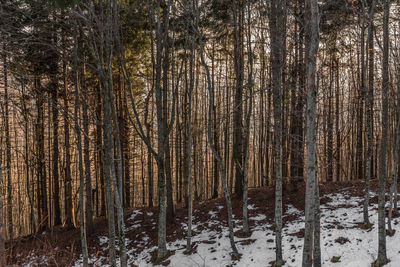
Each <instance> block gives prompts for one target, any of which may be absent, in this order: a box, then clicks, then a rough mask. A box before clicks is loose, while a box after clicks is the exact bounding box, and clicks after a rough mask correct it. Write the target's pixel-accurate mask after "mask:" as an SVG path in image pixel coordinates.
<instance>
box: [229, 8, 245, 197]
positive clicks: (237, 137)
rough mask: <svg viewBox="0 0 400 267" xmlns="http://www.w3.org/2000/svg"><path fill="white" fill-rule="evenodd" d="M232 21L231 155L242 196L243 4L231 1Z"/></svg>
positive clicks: (236, 185) (237, 191)
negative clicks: (232, 96)
mask: <svg viewBox="0 0 400 267" xmlns="http://www.w3.org/2000/svg"><path fill="white" fill-rule="evenodd" d="M233 5H234V6H233V17H234V19H233V21H234V65H235V77H236V85H235V86H236V88H235V96H234V107H233V154H232V161H233V164H234V166H235V176H234V177H235V194H236V195H237V196H242V195H243V163H244V154H243V142H244V138H243V80H244V77H243V76H244V49H243V32H244V30H243V24H244V22H243V20H244V2H242V1H237V0H234V1H233Z"/></svg>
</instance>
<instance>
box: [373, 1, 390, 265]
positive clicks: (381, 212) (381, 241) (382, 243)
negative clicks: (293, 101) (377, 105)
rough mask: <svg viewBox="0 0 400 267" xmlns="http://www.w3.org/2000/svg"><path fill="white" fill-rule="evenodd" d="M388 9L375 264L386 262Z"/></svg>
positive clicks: (386, 16) (386, 13) (387, 4)
mask: <svg viewBox="0 0 400 267" xmlns="http://www.w3.org/2000/svg"><path fill="white" fill-rule="evenodd" d="M389 8H390V1H389V0H385V2H384V8H383V9H384V14H383V59H382V137H381V147H380V153H379V174H378V175H379V194H378V258H377V260H376V264H377V265H378V266H383V265H384V264H386V263H387V262H388V259H387V256H386V229H385V189H386V164H387V142H388V92H389Z"/></svg>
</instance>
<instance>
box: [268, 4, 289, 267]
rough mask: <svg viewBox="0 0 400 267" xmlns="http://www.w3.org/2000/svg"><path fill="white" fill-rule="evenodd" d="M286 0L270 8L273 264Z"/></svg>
mask: <svg viewBox="0 0 400 267" xmlns="http://www.w3.org/2000/svg"><path fill="white" fill-rule="evenodd" d="M285 8H286V1H278V0H276V1H272V2H271V8H270V32H271V33H270V35H271V53H272V56H271V67H272V90H273V98H274V101H273V105H274V107H273V111H274V112H273V113H274V155H275V242H276V250H275V254H276V259H275V264H276V265H278V266H280V265H282V264H283V263H284V261H283V258H282V145H283V144H282V69H283V45H284V36H283V35H284V31H285V30H286V29H284V28H282V27H283V24H284V20H285V11H284V9H285Z"/></svg>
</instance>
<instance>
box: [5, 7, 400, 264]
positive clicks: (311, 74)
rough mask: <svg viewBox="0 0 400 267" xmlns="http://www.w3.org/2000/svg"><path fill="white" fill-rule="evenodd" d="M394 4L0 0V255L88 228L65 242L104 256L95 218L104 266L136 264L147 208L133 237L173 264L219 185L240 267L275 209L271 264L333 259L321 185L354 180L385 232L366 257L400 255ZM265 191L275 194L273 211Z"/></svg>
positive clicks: (193, 237) (399, 83)
mask: <svg viewBox="0 0 400 267" xmlns="http://www.w3.org/2000/svg"><path fill="white" fill-rule="evenodd" d="M399 14H400V6H399V2H398V1H390V0H384V1H375V0H356V1H347V0H346V1H341V0H332V1H328V0H324V1H316V0H285V1H279V0H271V1H250V0H220V1H201V0H185V1H173V0H127V1H120V0H99V1H91V0H87V1H83V0H82V1H80V0H51V1H50V0H49V1H44V0H16V1H15V0H13V1H10V0H4V1H2V2H1V3H0V36H1V43H2V44H1V46H0V50H1V57H0V61H1V64H0V69H1V71H0V96H1V97H0V109H1V116H0V125H1V128H0V184H1V186H2V190H1V193H2V194H1V197H0V256H1V257H0V266H6V263H7V264H11V265H12V264H14V263H16V262H17V257H19V256H18V255H19V254H21V253H19V252H17V251H19V249H20V248H21V247H22V245H21V243H23V241H22V240H25V239H28V240H35V239H36V240H38V239H40V238H49V240H53V239H57V237H56V236H57V235H56V234H54V232H56V233H67V232H68V233H75V232H76V233H78V231H79V242H80V243H79V245H75V246H72V247H73V248H71V249H70V251H72V252H68V253H72V255H73V256H71V257H72V258H73V259H74V260H76V263H75V265H77V266H80V265H82V266H89V265H95V266H97V265H96V264H95V263H94V259H93V251H92V250H93V246H96V244H97V243H96V244H95V242H98V240H97V239H98V237H99V231H100V230H99V229H100V227H98V226H99V225H102V223H103V222H104V224H105V225H107V226H106V228H104V229H105V230H106V231H107V244H108V249H107V250H106V251H107V252H106V254H107V256H104V257H105V258H104V260H105V262H103V263H101V264H109V266H131V265H132V264H134V260H136V259H132V258H134V257H133V256H132V255H133V254H132V253H133V252H132V251H133V250H132V246H133V245H132V244H133V243H135V242H136V241H135V242H133V241H132V240H133V239H132V231H134V229H136V228H135V226H134V224H132V221H134V220H138V221H140V223H145V219H144V218H145V216H150V215H145V214H150V213H151V214H153V212H154V213H156V214H155V215H154V216H155V218H154V220H155V221H154V223H153V224H154V226H152V227H154V228H152V229H151V231H152V232H154V233H155V234H156V236H152V237H148V239H149V240H150V241H149V242H148V243H146V245H143V244H141V245H135V246H138V247H141V249H149V248H151V247H154V249H153V250H151V251H149V254H150V253H153V254H154V255H152V254H151V258H152V263H154V264H158V263H163V262H165V261H168V260H171V257H174V256H177V254H176V251H175V250H173V249H171V247H172V244H173V241H176V239H178V237H176V236H174V237H172V236H173V235H178V234H177V233H181V232H180V231H183V232H184V234H182V235H183V236H180V238H181V239H184V243H185V245H184V255H186V256H187V257H189V256H190V255H192V256H193V255H196V254H197V253H200V252H199V251H200V249H199V247H200V245H199V244H200V243H202V242H203V241H204V240H203V241H199V239H198V238H199V236H202V234H204V233H205V230H204V229H205V228H201V227H200V229H199V225H201V223H199V222H200V221H201V220H202V219H204V220H206V221H208V222H210V221H211V219H210V218H208V217H206V216H211V217H213V216H214V215H213V214H214V213H213V211H211V210H210V211H209V213H207V214H208V215H206V216H203V217H201V216H200V215H199V212H201V210H202V208H201V207H202V206H201V205H212V203H214V204H215V203H219V201H220V199H223V206H221V209H219V212H218V213H217V215H218V216H217V215H216V216H217V217H218V219H219V220H220V223H218V227H222V228H221V229H220V232H219V233H220V234H221V236H222V235H223V236H225V237H226V238H227V240H229V241H227V242H228V243H229V255H228V258H229V259H231V260H232V262H236V263H239V265H240V264H242V265H241V266H246V265H248V264H245V263H244V262H243V259H244V254H245V252H244V251H245V250H244V249H243V246H244V245H243V244H242V242H244V241H243V240H245V241H248V242H256V241H249V240H257V238H254V233H255V232H256V231H258V230H259V229H258V228H257V226H260V225H255V223H256V222H257V220H259V221H263V220H264V219H265V220H271V221H269V222H268V226H266V227H265V230H266V231H267V229H270V230H271V231H272V232H273V239H269V238H268V241H267V242H269V243H270V242H271V241H273V250H272V252H273V254H274V255H273V257H274V260H273V261H272V262H267V263H266V264H269V265H268V266H270V265H271V266H300V265H301V266H303V267H308V266H324V265H326V264H327V260H326V257H327V256H326V255H327V252H326V251H329V247H326V246H327V245H326V242H324V240H326V238H327V237H326V236H325V233H326V230H327V228H326V226H325V224H326V211H327V210H329V209H330V207H327V205H328V204H327V203H328V201H327V200H326V199H327V198H329V199H333V195H332V194H333V192H331V191H330V190H329V188H339V187H340V186H342V185H343V186H344V185H347V184H351V185H352V186H356V187H357V190H354V191H356V193H354V192H352V193H354V194H357V197H358V198H359V199H358V200H357V201H358V204H359V205H360V209H359V210H358V212H357V215H358V214H359V215H360V217H357V219H355V220H357V221H355V222H354V224H357V225H358V226H357V227H358V228H360V229H362V230H366V231H368V230H372V229H376V230H377V231H378V232H377V233H376V234H375V232H374V236H376V238H377V242H376V244H374V248H375V250H374V251H373V252H371V251H370V250H369V253H371V255H372V254H373V258H374V259H373V260H372V259H369V261H370V263H371V264H374V265H373V266H383V265H385V264H388V263H389V264H396V261H395V259H394V258H393V257H392V256H390V255H391V254H390V253H391V252H390V249H391V248H390V247H388V246H387V242H388V241H387V240H388V238H392V237H394V238H396V236H395V234H396V229H397V228H396V227H397V217H398V215H399V211H398V175H399V172H400V170H399V166H398V164H399V147H400V106H399V105H400V98H399V97H400V66H399V62H400V46H399V43H398V42H399V41H398V40H399V34H400V23H399V21H398V19H397V17H398V15H399ZM346 189H348V188H347V187H346ZM260 190H261V191H260ZM343 190H344V189H343ZM258 192H264V193H263V194H264V195H263V197H265V198H266V199H269V198H270V199H271V201H273V204H268V205H269V206H268V205H267V204H265V206H266V207H267V206H268V208H271V209H272V211H273V212H272V211H271V213H270V212H268V214H262V215H263V216H264V217H265V218H263V219H257V218H260V217H259V216H254V209H255V208H254V207H255V206H254V205H255V204H254V202H253V201H257V199H254V198H253V195H257V194H258ZM267 192H268V193H267ZM326 192H329V194H330V195H329V194H328V193H326ZM341 192H342V191H340V192H337V193H338V194H339V193H341ZM376 196H377V198H376ZM348 197H349V198H350V197H355V195H352V196H348ZM291 198H293V199H291ZM263 199H264V198H263ZM299 199H301V205H302V207H301V208H299V207H297V206H296V205H294V204H293V203H292V202H290V201H294V203H295V202H296V201H297V202H299V203H300V201H299ZM337 202H338V203H339V202H340V201H339V200H337ZM268 203H269V202H268ZM332 203H333V202H332ZM258 204H259V203H258ZM375 204H377V206H376V207H375ZM332 205H333V204H332ZM338 205H339V204H338ZM261 206H262V205H261ZM292 207H295V208H296V209H298V210H299V214H301V215H296V216H300V217H299V218H300V219H299V221H301V223H304V225H300V226H298V228H299V229H298V230H299V232H300V231H301V234H300V236H301V243H302V247H301V248H299V250H300V251H301V252H298V254H299V255H301V260H300V261H301V263H299V260H298V261H297V262H296V263H292V264H294V265H290V264H291V263H290V262H289V260H288V259H289V256H288V253H289V252H288V250H287V246H288V244H289V246H290V242H292V241H288V239H287V238H288V237H289V236H290V234H288V228H287V227H288V225H290V223H292V221H290V216H292V215H293V214H291V213H290V212H292V211H293V209H292ZM331 208H332V209H333V208H337V209H339V208H341V207H339V206H337V207H331ZM259 209H261V207H259ZM291 209H292V210H291ZM182 210H184V214H185V215H184V219H183V221H182V219H181V216H183V215H182ZM376 210H377V213H376ZM139 211H140V212H141V213H140V214H142V217H141V218H142V219H138V218H137V217H136V219H132V221H131V219H130V218H133V217H132V215H131V216H130V214H136V213H137V214H139V213H138V212H139ZM222 211H223V212H222ZM135 212H136V213H135ZM210 213H211V214H210ZM376 214H377V218H378V219H377V220H375V217H374V216H375V215H376ZM203 215H204V214H203ZM151 216H152V215H151ZM293 216H294V215H293ZM346 216H347V215H346ZM207 218H208V219H207ZM255 218H256V219H255ZM199 220H200V221H199ZM343 220H345V219H343ZM374 222H375V224H374ZM204 227H205V226H204ZM209 227H210V225H209ZM102 229H103V228H102ZM104 229H103V230H104ZM173 229H175V230H174V231H173ZM177 229H179V230H177ZM257 229H258V230H257ZM263 229H264V228H263ZM212 230H214V229H212ZM339 230H340V229H339ZM143 231H144V230H143ZM210 231H211V230H210ZM324 231H325V233H324ZM143 233H144V232H143ZM139 234H141V233H139ZM139 234H138V235H137V236H135V237H134V239H135V240H142V241H143V240H145V239H143V237H139ZM41 235H43V237H40V236H41ZM173 238H175V239H173ZM263 238H265V236H264V237H263ZM348 238H350V237H348ZM93 240H96V241H93ZM270 240H271V241H270ZM371 240H372V239H371ZM32 242H34V241H32ZM35 242H36V241H35ZM221 242H222V241H221ZM293 242H294V241H293ZM371 242H372V241H371ZM43 243H44V244H46V241H43ZM47 243H48V244H50V243H51V242H50V241H48V242H47ZM204 243H207V242H204ZM74 244H75V243H74ZM210 244H212V243H210ZM388 244H391V243H390V242H389V243H388ZM354 245H355V243H354ZM292 247H293V246H292ZM135 248H136V247H135ZM136 249H137V248H136ZM33 250H34V249H33ZM78 250H79V251H78ZM211 250H212V251H213V250H215V251H217V252H220V251H222V249H220V250H219V249H214V248H213V249H211ZM285 250H286V251H285ZM296 250H297V248H296ZM66 251H68V250H67V249H66ZM98 251H99V250H98ZM146 251H147V250H146ZM226 251H228V249H227V248H226ZM388 251H389V256H388ZM272 252H271V253H272ZM135 253H136V252H135ZM335 253H336V252H335ZM94 254H95V255H96V257H95V258H98V254H96V253H94ZM21 255H22V254H21ZM135 255H136V256H135V257H136V258H139V256H138V255H139V254H135ZM179 255H180V254H179ZM149 257H150V256H149ZM224 257H225V256H224ZM334 257H336V256H335V255H334V256H332V255H330V254H329V259H328V261H330V262H331V263H333V262H334ZM391 257H392V258H391ZM56 258H57V257H56ZM214 258H217V257H214ZM339 258H340V256H339ZM172 261H173V260H172ZM232 262H229V264H231V263H232ZM206 263H207V260H206V259H204V265H205V264H206ZM101 264H100V265H101ZM135 264H138V263H137V262H135ZM148 264H150V263H148ZM171 264H172V263H171ZM254 264H255V265H254V266H259V265H257V264H256V263H254ZM397 264H398V263H397ZM50 265H51V264H50ZM56 265H58V264H56ZM71 265H72V263H71ZM250 265H251V264H250ZM140 266H142V265H140ZM143 266H145V265H143ZM149 266H151V265H149ZM171 266H173V265H171ZM193 266H195V265H193ZM202 266H203V265H202ZM343 266H345V265H343ZM354 266H355V265H354ZM393 266H396V265H393Z"/></svg>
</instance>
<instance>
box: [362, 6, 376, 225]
mask: <svg viewBox="0 0 400 267" xmlns="http://www.w3.org/2000/svg"><path fill="white" fill-rule="evenodd" d="M374 9H375V1H373V2H372V5H371V13H370V18H369V19H370V24H369V27H368V49H367V51H368V56H367V57H368V65H369V66H368V68H369V69H368V72H369V73H368V75H369V77H368V79H369V84H368V92H367V101H366V116H367V118H366V127H367V131H368V133H367V137H368V139H367V155H366V162H365V199H364V205H363V216H364V224H365V225H366V226H370V225H371V223H370V221H369V214H368V207H369V191H370V180H371V174H372V172H371V170H372V168H371V165H372V153H373V145H374V144H373V124H372V117H373V110H374V98H373V97H374V96H373V92H374V36H373V32H374V25H373V14H374V12H373V10H374Z"/></svg>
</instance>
